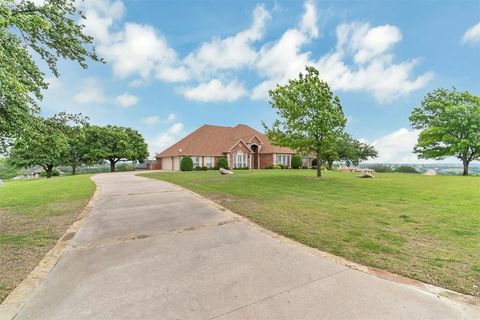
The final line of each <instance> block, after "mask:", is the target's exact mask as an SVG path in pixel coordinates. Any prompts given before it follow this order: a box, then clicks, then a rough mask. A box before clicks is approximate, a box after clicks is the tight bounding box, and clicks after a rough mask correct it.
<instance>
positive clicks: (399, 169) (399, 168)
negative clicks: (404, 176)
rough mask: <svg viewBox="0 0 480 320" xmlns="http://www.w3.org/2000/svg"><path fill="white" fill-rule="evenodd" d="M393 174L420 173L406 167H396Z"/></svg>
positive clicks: (411, 167)
mask: <svg viewBox="0 0 480 320" xmlns="http://www.w3.org/2000/svg"><path fill="white" fill-rule="evenodd" d="M395 172H399V173H420V172H418V170H417V169H416V168H415V167H413V166H406V165H403V166H398V167H396V168H395Z"/></svg>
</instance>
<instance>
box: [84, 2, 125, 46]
mask: <svg viewBox="0 0 480 320" xmlns="http://www.w3.org/2000/svg"><path fill="white" fill-rule="evenodd" d="M79 5H80V8H81V9H82V10H83V11H84V15H85V18H86V19H84V20H82V23H83V25H84V26H85V29H84V30H85V33H86V34H88V35H90V36H92V37H94V38H95V39H96V40H97V41H100V42H101V43H110V42H111V41H112V40H113V39H112V34H111V33H110V30H109V29H110V28H111V27H112V26H113V24H114V23H115V22H116V21H118V20H119V19H121V18H122V17H123V15H124V14H125V6H124V4H123V2H122V1H109V0H85V1H82V2H80V3H79Z"/></svg>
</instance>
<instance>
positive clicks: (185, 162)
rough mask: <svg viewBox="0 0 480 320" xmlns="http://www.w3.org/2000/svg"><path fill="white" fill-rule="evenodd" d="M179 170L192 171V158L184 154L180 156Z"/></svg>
mask: <svg viewBox="0 0 480 320" xmlns="http://www.w3.org/2000/svg"><path fill="white" fill-rule="evenodd" d="M180 170H182V171H192V170H193V160H192V158H191V157H189V156H186V157H183V158H182V161H181V162H180Z"/></svg>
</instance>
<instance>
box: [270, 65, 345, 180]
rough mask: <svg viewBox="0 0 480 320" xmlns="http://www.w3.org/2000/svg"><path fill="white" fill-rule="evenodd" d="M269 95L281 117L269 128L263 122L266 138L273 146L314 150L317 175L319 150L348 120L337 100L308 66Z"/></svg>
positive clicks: (319, 167) (307, 150) (320, 152)
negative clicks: (304, 71)
mask: <svg viewBox="0 0 480 320" xmlns="http://www.w3.org/2000/svg"><path fill="white" fill-rule="evenodd" d="M269 95H270V98H271V101H270V104H271V105H272V107H273V108H274V109H275V111H276V112H277V114H278V116H279V118H280V119H278V120H276V121H275V122H274V123H273V125H272V126H271V127H268V126H266V125H265V124H264V127H265V131H266V134H267V135H268V137H269V139H271V140H272V142H273V143H274V144H275V145H279V146H287V147H290V148H293V149H296V150H299V151H302V152H308V153H310V152H313V153H315V155H316V158H317V163H318V164H319V165H317V177H320V176H321V175H322V172H321V166H320V164H321V163H322V150H325V149H327V147H328V146H329V145H331V144H332V143H334V141H335V137H336V136H338V135H340V134H341V133H342V132H343V130H344V128H345V124H346V121H347V120H346V118H345V116H344V114H343V109H342V105H341V104H340V99H339V98H338V97H337V96H334V94H333V92H332V90H331V89H330V86H329V85H328V83H327V82H325V81H323V80H321V79H320V78H319V72H318V70H316V69H315V68H314V67H309V66H307V67H306V74H302V73H301V74H300V75H299V77H298V79H292V80H289V81H288V83H287V84H286V85H283V86H279V85H277V88H275V89H273V90H270V91H269Z"/></svg>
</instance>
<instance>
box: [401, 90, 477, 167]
mask: <svg viewBox="0 0 480 320" xmlns="http://www.w3.org/2000/svg"><path fill="white" fill-rule="evenodd" d="M410 122H411V123H412V126H413V127H414V128H415V129H418V130H422V131H421V132H420V135H419V137H418V143H417V145H416V146H415V148H414V152H415V153H416V154H417V155H418V156H419V157H420V158H423V159H437V160H440V159H445V158H447V157H456V158H458V159H460V160H461V161H462V163H463V168H464V169H463V174H464V175H468V167H469V164H470V162H472V161H474V160H479V159H480V97H478V96H474V95H472V94H470V93H469V92H468V91H463V92H462V91H457V90H456V89H455V88H454V89H452V90H448V89H436V90H434V91H433V92H431V93H428V94H427V95H426V96H425V97H424V98H423V100H422V102H421V105H420V106H419V107H416V108H414V109H413V111H412V114H411V115H410Z"/></svg>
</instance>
